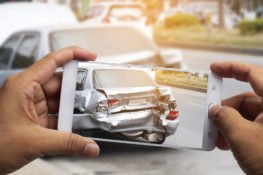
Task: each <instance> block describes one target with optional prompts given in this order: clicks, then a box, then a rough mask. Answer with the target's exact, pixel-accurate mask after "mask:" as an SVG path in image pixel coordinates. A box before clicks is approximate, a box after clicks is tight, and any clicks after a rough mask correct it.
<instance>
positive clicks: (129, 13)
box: [109, 5, 144, 20]
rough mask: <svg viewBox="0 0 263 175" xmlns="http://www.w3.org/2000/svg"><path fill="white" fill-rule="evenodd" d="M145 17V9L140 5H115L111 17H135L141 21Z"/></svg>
mask: <svg viewBox="0 0 263 175" xmlns="http://www.w3.org/2000/svg"><path fill="white" fill-rule="evenodd" d="M143 16H144V12H143V9H142V8H141V7H140V6H139V5H114V6H112V7H111V8H110V11H109V17H114V18H118V19H120V20H121V19H125V17H127V18H128V17H130V18H131V17H133V19H134V20H135V19H139V18H140V17H143Z"/></svg>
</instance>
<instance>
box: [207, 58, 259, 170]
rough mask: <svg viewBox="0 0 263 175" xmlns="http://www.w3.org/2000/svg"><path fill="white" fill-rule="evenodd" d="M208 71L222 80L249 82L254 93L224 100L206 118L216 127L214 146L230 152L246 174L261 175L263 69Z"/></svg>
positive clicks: (218, 66)
mask: <svg viewBox="0 0 263 175" xmlns="http://www.w3.org/2000/svg"><path fill="white" fill-rule="evenodd" d="M211 70H212V71H213V72H214V73H216V74H217V75H219V76H222V77H224V78H235V79H237V80H240V81H245V82H249V83H250V84H251V86H252V87H253V89H254V91H255V92H251V93H244V94H240V95H237V96H234V97H231V98H229V99H226V100H223V101H222V105H223V106H224V107H221V106H214V107H213V108H212V109H211V110H210V111H209V117H210V118H211V119H212V120H213V121H214V123H215V124H216V126H217V127H218V128H219V131H220V133H219V136H218V139H217V142H216V145H217V146H218V147H219V148H220V149H229V148H230V149H231V150H232V152H233V154H234V156H235V158H236V159H237V161H238V163H239V165H240V167H241V168H242V169H243V171H244V172H245V173H247V174H251V175H257V174H263V166H262V165H263V101H262V97H263V69H262V68H261V67H259V66H256V65H250V64H243V63H234V62H226V63H215V64H212V65H211Z"/></svg>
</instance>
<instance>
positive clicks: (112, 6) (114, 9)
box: [83, 2, 149, 26]
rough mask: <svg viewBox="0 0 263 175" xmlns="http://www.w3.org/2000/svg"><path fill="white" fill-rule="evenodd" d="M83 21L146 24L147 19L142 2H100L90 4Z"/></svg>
mask: <svg viewBox="0 0 263 175" xmlns="http://www.w3.org/2000/svg"><path fill="white" fill-rule="evenodd" d="M83 23H86V24H94V23H111V24H116V23H129V24H136V25H142V26H144V25H148V24H149V21H148V18H147V14H146V11H145V7H144V5H143V4H141V3H138V2H100V3H95V4H94V5H91V6H90V7H89V8H88V10H87V12H86V14H85V16H84V19H83Z"/></svg>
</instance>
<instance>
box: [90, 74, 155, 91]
mask: <svg viewBox="0 0 263 175" xmlns="http://www.w3.org/2000/svg"><path fill="white" fill-rule="evenodd" d="M123 77H125V78H123ZM120 80H121V81H120ZM93 82H94V87H95V88H97V89H101V88H131V87H147V86H154V87H155V86H156V84H155V83H154V80H153V79H152V78H151V77H150V76H149V75H148V74H147V73H146V72H144V71H140V70H118V69H97V70H95V71H94V74H93Z"/></svg>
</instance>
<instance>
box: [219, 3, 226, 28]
mask: <svg viewBox="0 0 263 175" xmlns="http://www.w3.org/2000/svg"><path fill="white" fill-rule="evenodd" d="M224 5H225V0H218V13H219V14H218V16H219V18H218V20H219V26H220V28H222V29H224V28H225V11H224Z"/></svg>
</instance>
